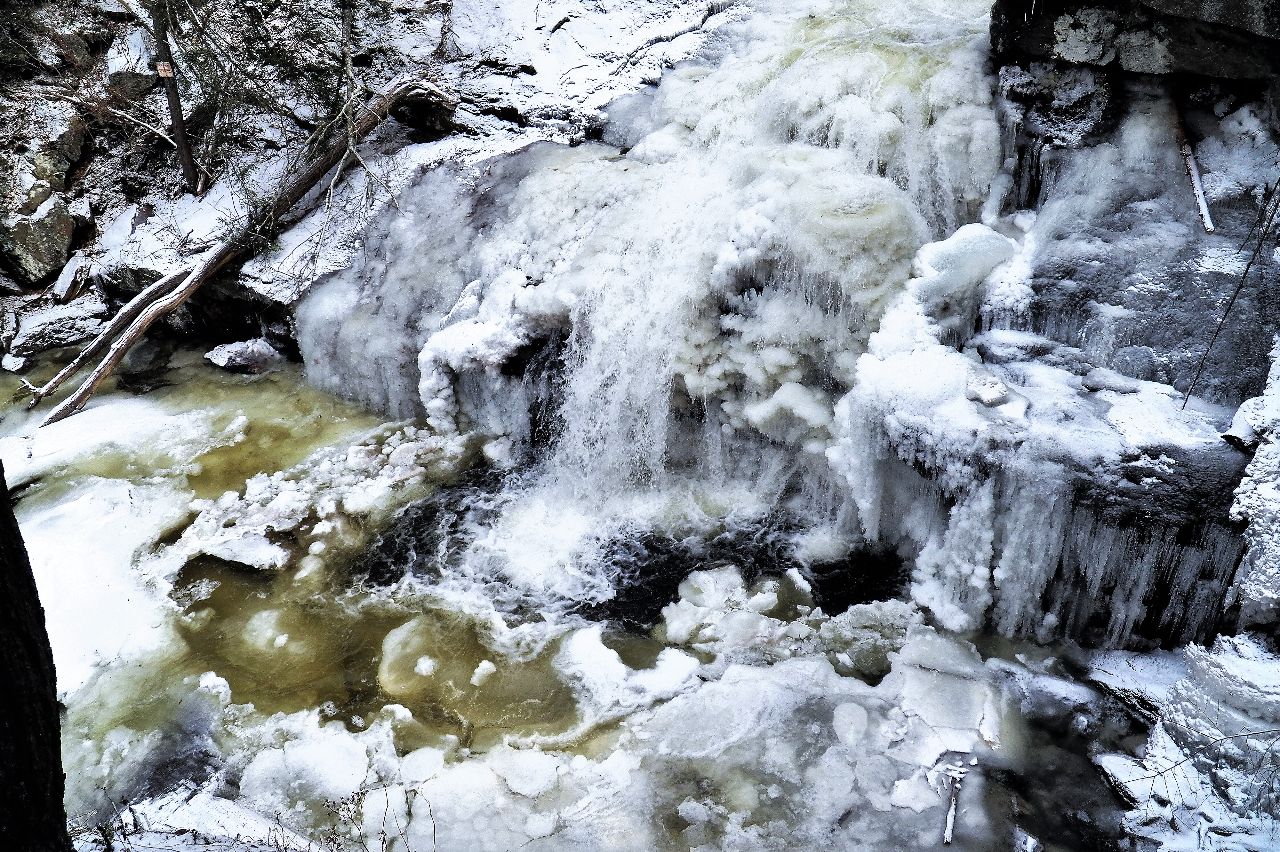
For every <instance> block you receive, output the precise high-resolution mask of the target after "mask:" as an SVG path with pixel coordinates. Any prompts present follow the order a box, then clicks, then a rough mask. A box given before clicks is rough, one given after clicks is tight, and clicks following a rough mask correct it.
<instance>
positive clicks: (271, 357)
mask: <svg viewBox="0 0 1280 852" xmlns="http://www.w3.org/2000/svg"><path fill="white" fill-rule="evenodd" d="M204 357H205V359H206V360H208V361H209V363H211V364H213V365H214V366H215V367H221V368H222V369H224V370H228V371H230V372H232V373H265V372H267V371H268V370H271V369H273V368H275V367H276V366H278V365H279V363H280V362H281V361H282V360H283V358H284V356H282V355H281V354H280V353H279V352H277V351H276V349H275V347H274V346H272V345H271V344H270V343H268V342H267V341H266V340H265V339H264V338H261V337H258V338H254V339H253V340H244V341H241V342H239V343H224V344H222V345H221V346H217V347H214V348H213V349H211V350H209V351H208V352H206V353H205V356H204Z"/></svg>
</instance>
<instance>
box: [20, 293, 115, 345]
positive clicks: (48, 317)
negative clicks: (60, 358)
mask: <svg viewBox="0 0 1280 852" xmlns="http://www.w3.org/2000/svg"><path fill="white" fill-rule="evenodd" d="M15 313H16V316H17V330H16V332H15V333H14V335H13V338H12V339H11V340H10V341H9V354H11V355H13V356H15V357H19V358H21V357H25V356H28V355H35V354H37V353H39V352H45V351H47V350H50V349H60V348H62V347H64V346H74V345H75V344H77V343H83V342H84V341H86V340H88V339H89V338H91V337H93V336H94V335H96V334H97V333H98V332H100V331H101V330H102V327H103V324H104V322H105V320H106V317H107V315H108V309H107V303H106V302H105V301H104V300H103V298H102V297H101V296H99V295H98V294H96V293H89V294H86V295H84V296H81V297H80V298H78V299H75V300H74V301H71V302H67V303H66V304H62V305H60V304H58V303H57V302H54V301H51V300H49V299H47V298H45V297H43V296H36V297H33V298H29V299H26V300H22V301H20V302H19V303H18V305H17V309H16V312H15Z"/></svg>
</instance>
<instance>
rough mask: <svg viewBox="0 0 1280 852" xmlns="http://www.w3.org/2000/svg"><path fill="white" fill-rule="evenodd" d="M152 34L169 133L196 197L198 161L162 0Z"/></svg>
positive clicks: (154, 13)
mask: <svg viewBox="0 0 1280 852" xmlns="http://www.w3.org/2000/svg"><path fill="white" fill-rule="evenodd" d="M151 26H152V30H153V32H152V35H154V36H155V39H156V56H157V58H158V59H159V62H157V63H156V73H158V74H159V75H160V82H162V83H164V95H165V97H166V98H167V99H168V101H169V130H170V131H171V132H172V133H173V146H174V147H175V148H177V149H178V162H180V163H181V164H182V177H183V179H184V180H185V181H186V183H187V192H188V193H190V194H191V195H195V194H196V192H197V191H198V190H199V188H200V178H199V176H198V175H197V174H196V161H195V158H194V157H192V155H191V144H190V143H189V142H187V123H186V120H185V119H183V117H182V97H181V95H179V94H178V81H177V79H176V78H175V77H174V76H173V72H174V66H173V53H172V52H171V51H170V50H169V11H168V9H167V8H166V7H165V4H164V3H163V2H161V0H156V2H155V4H154V5H153V6H152V7H151Z"/></svg>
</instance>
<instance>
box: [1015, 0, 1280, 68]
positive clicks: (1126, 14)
mask: <svg viewBox="0 0 1280 852" xmlns="http://www.w3.org/2000/svg"><path fill="white" fill-rule="evenodd" d="M1278 8H1280V7H1277V5H1276V4H1275V3H1247V2H1241V3H1229V2H1227V3H1215V2H1205V3H1196V2H1181V0H1168V2H1165V1H1164V0H1157V2H1147V3H1142V4H1137V3H1121V2H1079V1H1078V0H1048V1H1047V2H1041V0H1036V2H1032V0H998V2H997V3H996V4H995V6H994V8H993V10H992V30H991V36H992V37H991V42H992V48H993V51H994V53H995V55H996V56H997V57H998V58H999V59H1001V60H1002V61H1004V60H1010V59H1017V58H1021V59H1023V60H1028V59H1055V60H1062V61H1066V62H1070V63H1074V64H1082V65H1091V66H1095V67H1105V68H1110V69H1116V70H1123V71H1127V72H1131V73H1137V74H1157V75H1158V74H1195V75H1200V76H1204V77H1212V78H1220V79H1231V80H1240V81H1252V83H1253V84H1254V85H1255V86H1257V87H1259V88H1263V87H1266V86H1267V85H1269V84H1270V83H1271V81H1273V80H1274V78H1275V73H1276V62H1277V57H1278V56H1280V52H1277V47H1278V46H1280V42H1278V41H1277V39H1278V38H1280V28H1278V27H1277V26H1276V22H1277V9H1278Z"/></svg>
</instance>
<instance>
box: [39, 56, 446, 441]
mask: <svg viewBox="0 0 1280 852" xmlns="http://www.w3.org/2000/svg"><path fill="white" fill-rule="evenodd" d="M411 98H427V99H430V100H433V101H435V102H437V103H439V104H441V105H443V106H446V107H449V108H452V107H453V106H454V104H455V100H454V98H453V97H452V96H451V95H448V94H446V93H445V92H443V91H442V90H440V89H439V88H437V87H436V86H434V85H432V84H431V83H428V82H426V81H425V80H419V79H408V78H406V79H400V80H397V81H395V82H394V83H392V85H391V86H390V87H389V88H388V90H387V91H386V92H385V93H384V94H380V95H375V96H374V97H373V98H371V99H370V100H369V101H368V102H367V103H365V104H363V105H362V106H361V107H359V108H358V109H357V110H356V112H355V115H354V119H353V121H352V122H351V124H350V126H349V127H347V128H343V129H342V131H341V132H337V133H335V134H334V135H333V137H332V138H331V139H330V140H329V142H328V143H327V144H325V145H324V147H323V148H322V149H321V152H320V154H319V155H318V156H316V157H315V158H314V159H313V160H312V161H311V162H310V164H309V165H307V166H306V167H305V168H303V169H302V170H301V171H300V172H298V173H297V174H296V175H294V176H293V177H292V178H290V179H289V181H288V182H287V183H286V184H285V185H284V186H283V187H281V189H280V190H279V192H277V193H276V194H275V195H274V196H273V197H272V198H270V199H269V200H267V201H266V202H264V203H262V204H260V205H258V206H257V207H256V208H254V209H253V210H251V211H250V212H249V214H248V216H246V217H245V218H244V219H243V220H242V222H241V224H240V225H239V226H238V227H236V228H235V229H233V230H232V231H231V233H230V234H228V236H227V237H226V238H225V239H224V240H223V241H222V242H220V243H218V244H217V245H216V246H214V247H213V248H211V249H210V250H209V251H208V252H206V253H205V254H204V255H203V257H201V259H200V261H199V263H198V264H197V265H196V266H195V268H194V269H191V270H189V271H187V270H184V271H182V272H179V273H175V274H173V275H169V276H166V277H165V278H164V279H162V280H161V281H158V282H156V283H155V284H153V285H151V286H150V287H148V288H146V289H145V290H143V291H142V292H141V293H139V294H138V295H137V296H135V297H134V298H133V300H131V301H130V302H129V303H128V304H127V305H125V306H124V308H122V309H121V311H120V313H119V314H118V315H117V316H116V318H115V319H113V320H112V321H111V322H110V323H109V324H108V325H107V328H106V330H104V331H103V332H102V333H101V334H99V335H98V337H97V338H95V339H94V340H93V341H92V342H91V343H90V344H89V346H88V347H87V348H86V349H85V351H84V352H82V353H81V354H80V356H78V357H77V358H76V359H75V360H74V361H72V362H71V364H69V365H67V367H66V368H64V369H63V370H62V371H60V372H59V373H58V375H56V376H54V378H53V379H51V380H50V381H49V382H47V383H46V384H45V385H43V386H42V387H39V388H35V387H31V386H28V390H30V392H31V395H32V398H31V404H32V405H35V404H37V403H39V402H40V400H41V399H43V398H44V397H46V396H48V395H49V394H50V393H52V392H53V391H54V390H56V389H57V388H58V386H60V385H61V384H62V383H63V382H65V381H66V380H67V379H68V378H70V377H71V376H72V375H74V374H75V373H76V372H77V371H78V370H79V369H80V368H81V367H82V366H83V365H84V364H86V363H88V361H89V360H90V358H92V357H93V355H95V354H97V353H100V352H104V351H105V353H106V354H105V355H103V357H102V360H101V361H100V362H99V363H98V366H97V367H95V368H94V369H93V371H92V372H91V373H90V374H89V377H88V378H87V379H85V381H84V383H83V384H81V385H80V387H79V388H77V389H76V391H75V393H73V394H71V396H69V397H67V398H66V399H65V400H63V401H62V403H60V404H59V405H58V406H57V407H56V408H55V409H54V410H53V411H51V412H49V416H48V417H46V418H45V419H44V421H43V422H42V423H41V424H40V425H42V426H44V425H47V424H49V423H55V422H57V421H59V420H62V419H63V418H65V417H69V416H71V415H72V414H75V413H76V412H77V411H79V410H80V409H81V408H83V407H84V404H85V403H86V402H88V401H89V397H91V396H92V395H93V393H94V391H95V390H97V388H98V386H99V385H100V384H101V383H102V382H103V380H105V379H106V378H107V376H109V375H111V372H112V371H113V370H114V369H115V368H116V366H117V365H118V364H119V363H120V362H121V361H122V360H123V359H124V356H125V355H126V354H127V353H128V352H129V349H130V348H131V347H132V346H133V345H134V344H135V343H137V342H138V341H139V340H140V339H141V338H142V336H143V335H144V334H146V332H147V329H148V328H150V327H151V325H152V324H153V323H154V322H155V321H156V320H158V319H160V318H161V317H164V316H166V315H167V314H169V313H171V312H172V311H173V310H174V309H175V308H177V307H178V306H179V305H181V304H182V303H183V302H185V301H186V300H187V299H188V298H190V297H191V295H192V294H193V293H194V292H195V291H196V290H197V289H199V288H200V286H201V285H202V284H204V283H205V282H206V281H208V280H209V279H210V278H213V277H214V276H215V275H216V274H217V273H218V272H219V271H220V270H221V269H222V268H223V267H225V266H226V265H227V264H228V263H230V262H232V261H233V260H235V259H237V258H239V257H242V256H243V255H244V254H245V253H246V252H248V251H249V250H250V249H251V248H252V247H253V246H254V245H256V244H257V242H258V241H259V240H260V239H261V238H262V237H263V236H264V235H266V234H268V233H270V232H272V231H273V230H275V228H276V227H277V226H278V225H279V222H280V219H281V218H282V217H283V216H284V215H285V214H286V213H288V212H289V210H290V209H291V208H292V207H293V206H294V205H295V204H297V203H298V202H299V201H301V200H302V199H303V198H304V197H305V196H306V195H307V193H308V192H310V191H311V189H312V188H313V187H314V186H315V185H316V184H317V183H318V182H319V181H320V178H322V177H324V176H325V175H326V174H327V173H328V172H329V170H330V169H333V168H334V167H341V165H342V164H344V163H346V161H347V156H348V155H349V154H352V153H353V146H354V145H355V144H357V143H358V142H359V141H360V140H361V139H363V138H364V137H365V136H368V135H369V133H370V132H372V131H373V129H374V128H375V127H377V126H378V125H379V124H381V123H382V122H383V121H384V120H385V119H386V118H387V116H389V115H390V114H391V111H392V110H394V109H395V108H396V107H397V106H399V105H400V104H401V103H403V102H405V101H406V100H409V99H411ZM122 329H123V331H122ZM117 335H118V337H117ZM91 353H92V354H91Z"/></svg>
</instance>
